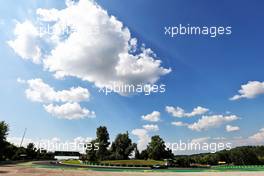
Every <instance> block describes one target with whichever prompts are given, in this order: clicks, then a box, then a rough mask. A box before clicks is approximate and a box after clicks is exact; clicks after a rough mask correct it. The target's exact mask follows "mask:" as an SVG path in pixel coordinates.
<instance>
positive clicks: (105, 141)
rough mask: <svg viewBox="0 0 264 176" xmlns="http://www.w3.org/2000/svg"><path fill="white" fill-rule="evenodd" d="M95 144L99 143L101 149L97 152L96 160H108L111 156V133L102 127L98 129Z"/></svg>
mask: <svg viewBox="0 0 264 176" xmlns="http://www.w3.org/2000/svg"><path fill="white" fill-rule="evenodd" d="M95 142H96V143H98V147H99V149H98V150H96V158H97V159H98V160H100V161H101V160H104V159H107V158H108V156H109V152H108V146H109V144H110V142H109V133H108V131H107V128H106V127H105V126H100V127H98V128H97V131H96V140H95Z"/></svg>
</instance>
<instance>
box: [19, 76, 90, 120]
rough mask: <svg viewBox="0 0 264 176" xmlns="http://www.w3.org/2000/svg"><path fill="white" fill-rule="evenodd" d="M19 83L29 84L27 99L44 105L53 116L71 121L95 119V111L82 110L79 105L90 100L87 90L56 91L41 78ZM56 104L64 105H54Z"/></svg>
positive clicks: (73, 88)
mask: <svg viewBox="0 0 264 176" xmlns="http://www.w3.org/2000/svg"><path fill="white" fill-rule="evenodd" d="M17 81H18V82H19V83H27V85H28V88H27V89H26V91H25V94H26V97H27V98H28V99H29V100H31V101H33V102H40V103H44V105H43V107H44V109H45V110H46V112H48V113H50V114H51V115H52V116H55V117H58V118H65V119H69V120H72V119H82V118H85V117H89V118H93V117H95V112H94V111H90V110H88V109H86V108H82V107H81V106H80V104H79V102H81V101H85V100H89V98H90V92H89V91H88V89H86V88H82V87H72V88H70V89H68V90H60V91H56V90H55V89H54V88H53V87H51V86H50V85H48V84H46V83H44V82H43V80H42V79H39V78H37V79H31V80H27V81H25V80H22V79H21V78H18V79H17ZM55 102H56V103H62V102H63V103H64V104H60V105H54V104H53V103H55Z"/></svg>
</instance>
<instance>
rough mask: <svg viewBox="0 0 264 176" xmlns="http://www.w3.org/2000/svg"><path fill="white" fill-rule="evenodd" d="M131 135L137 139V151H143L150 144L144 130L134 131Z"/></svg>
mask: <svg viewBox="0 0 264 176" xmlns="http://www.w3.org/2000/svg"><path fill="white" fill-rule="evenodd" d="M132 134H133V135H135V136H137V137H138V141H137V147H138V150H139V151H142V150H144V149H145V148H146V147H147V145H148V143H149V142H150V137H149V135H148V132H147V130H145V129H134V130H132Z"/></svg>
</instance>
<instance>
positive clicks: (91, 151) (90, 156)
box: [86, 140, 97, 161]
mask: <svg viewBox="0 0 264 176" xmlns="http://www.w3.org/2000/svg"><path fill="white" fill-rule="evenodd" d="M95 143H96V140H92V141H91V143H90V144H91V147H89V148H87V150H86V159H87V160H89V161H97V157H96V146H95Z"/></svg>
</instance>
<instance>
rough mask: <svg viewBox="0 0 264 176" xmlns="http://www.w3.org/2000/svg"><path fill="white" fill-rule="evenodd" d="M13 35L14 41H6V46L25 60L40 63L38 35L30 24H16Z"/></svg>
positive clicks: (28, 22)
mask: <svg viewBox="0 0 264 176" xmlns="http://www.w3.org/2000/svg"><path fill="white" fill-rule="evenodd" d="M14 34H15V36H16V39H15V40H10V41H8V42H7V43H8V45H9V46H10V47H11V48H12V49H13V50H14V51H15V53H16V54H18V55H19V56H20V57H21V58H23V59H25V60H32V61H33V62H34V63H40V57H41V49H40V47H39V33H38V30H37V28H36V27H35V26H34V25H33V24H32V23H31V22H30V21H25V22H23V23H19V22H18V23H17V24H16V27H15V30H14Z"/></svg>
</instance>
